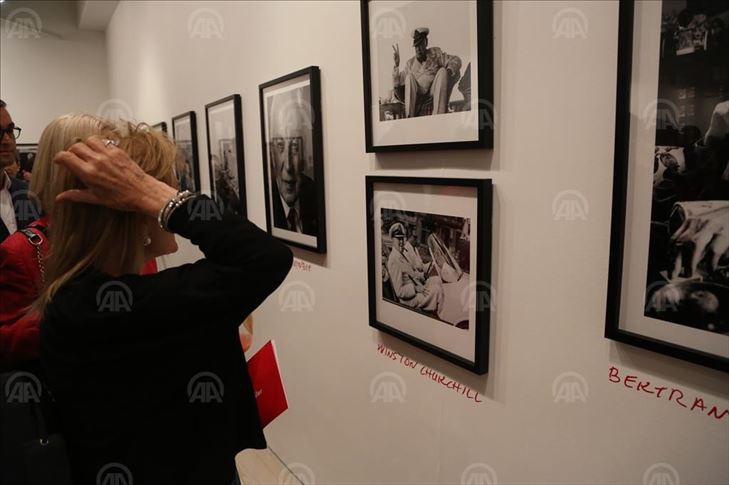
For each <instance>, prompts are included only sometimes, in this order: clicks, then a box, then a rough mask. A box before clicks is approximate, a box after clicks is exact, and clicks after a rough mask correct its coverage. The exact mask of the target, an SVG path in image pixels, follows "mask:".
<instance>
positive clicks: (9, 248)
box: [0, 114, 157, 370]
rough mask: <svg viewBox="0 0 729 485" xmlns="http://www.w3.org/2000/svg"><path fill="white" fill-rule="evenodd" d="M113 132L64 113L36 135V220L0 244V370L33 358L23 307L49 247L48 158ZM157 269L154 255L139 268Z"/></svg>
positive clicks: (34, 325) (34, 343)
mask: <svg viewBox="0 0 729 485" xmlns="http://www.w3.org/2000/svg"><path fill="white" fill-rule="evenodd" d="M115 132H116V128H115V126H114V125H113V124H112V123H110V122H108V121H105V120H103V119H101V118H98V117H96V116H92V115H88V114H67V115H63V116H60V117H58V118H56V119H55V120H53V121H52V122H51V123H49V124H48V126H46V128H45V129H44V130H43V133H42V134H41V137H40V143H39V146H38V156H37V158H36V162H35V169H34V174H35V177H34V178H33V180H32V182H31V184H30V194H33V195H32V196H31V197H30V199H29V201H30V202H29V204H28V205H27V206H25V207H24V210H26V211H28V212H32V213H33V216H32V218H33V219H36V218H37V220H36V221H34V222H33V223H31V224H30V225H29V226H28V227H27V228H26V230H25V231H23V230H21V231H18V232H16V233H14V234H12V235H10V236H9V237H8V238H7V239H5V240H4V241H3V242H2V244H0V370H7V369H14V368H26V367H28V366H33V365H34V364H35V363H37V360H38V353H39V341H38V333H39V325H38V323H39V315H38V314H37V313H35V312H31V313H28V307H29V306H30V305H31V304H32V303H33V301H34V300H35V299H36V298H37V297H38V291H39V289H40V287H41V285H42V273H41V268H42V267H43V261H42V258H43V256H45V254H46V252H47V250H48V238H47V233H48V231H49V222H50V221H49V215H50V213H51V209H52V207H53V203H54V201H55V196H56V193H55V192H54V190H55V189H54V184H53V181H54V180H55V174H56V172H57V171H58V165H57V164H54V163H53V162H52V160H53V157H55V155H56V153H58V152H59V151H61V150H64V149H66V148H68V147H70V146H71V145H72V144H74V143H75V142H77V141H79V140H83V139H85V138H88V137H90V136H92V135H99V136H102V137H104V138H108V137H109V136H111V135H112V134H114V133H115ZM30 203H33V205H30ZM36 244H37V245H38V246H36ZM39 257H40V258H41V259H39ZM156 271H157V265H156V263H155V261H154V259H152V260H150V261H148V262H147V263H146V264H145V266H144V268H143V270H142V272H143V273H155V272H156Z"/></svg>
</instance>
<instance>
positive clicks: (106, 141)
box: [104, 140, 117, 147]
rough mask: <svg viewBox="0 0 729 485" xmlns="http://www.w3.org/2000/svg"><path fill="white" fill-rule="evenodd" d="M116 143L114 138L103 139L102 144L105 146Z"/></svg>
mask: <svg viewBox="0 0 729 485" xmlns="http://www.w3.org/2000/svg"><path fill="white" fill-rule="evenodd" d="M116 144H117V141H116V140H104V146H105V147H108V146H109V145H114V146H116Z"/></svg>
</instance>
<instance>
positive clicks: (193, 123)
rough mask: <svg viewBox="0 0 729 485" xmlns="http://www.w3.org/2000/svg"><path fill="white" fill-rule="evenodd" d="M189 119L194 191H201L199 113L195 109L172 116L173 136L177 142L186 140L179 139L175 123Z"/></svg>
mask: <svg viewBox="0 0 729 485" xmlns="http://www.w3.org/2000/svg"><path fill="white" fill-rule="evenodd" d="M184 120H189V123H190V133H191V139H190V143H191V145H192V161H191V165H192V176H193V181H194V183H195V187H194V190H193V192H200V191H201V190H202V189H201V186H200V155H199V152H198V146H197V115H196V114H195V112H194V111H186V112H184V113H181V114H179V115H177V116H173V117H172V138H173V139H174V140H175V142H178V141H184V140H178V134H177V130H176V128H175V125H176V123H177V121H184ZM178 182H179V174H178Z"/></svg>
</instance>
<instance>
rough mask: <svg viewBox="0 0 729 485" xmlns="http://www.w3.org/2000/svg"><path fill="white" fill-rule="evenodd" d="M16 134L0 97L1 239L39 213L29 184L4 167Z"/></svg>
mask: <svg viewBox="0 0 729 485" xmlns="http://www.w3.org/2000/svg"><path fill="white" fill-rule="evenodd" d="M19 135H20V128H19V127H17V126H15V123H14V122H13V119H12V117H11V116H10V113H9V112H8V110H7V105H6V104H5V102H4V101H3V100H0V242H2V241H3V240H5V238H6V237H8V236H9V235H11V234H12V233H14V232H15V231H18V230H20V229H24V228H25V226H27V225H28V224H30V223H31V222H33V221H34V220H35V219H37V218H38V217H40V213H39V210H38V208H37V207H36V206H35V205H33V204H32V203H31V200H30V199H29V198H28V184H27V183H26V182H24V181H23V180H20V179H18V178H16V177H11V176H9V175H8V174H7V173H5V168H7V167H10V166H11V165H13V164H14V163H15V161H16V153H15V148H16V141H15V140H16V139H17V138H18V136H19Z"/></svg>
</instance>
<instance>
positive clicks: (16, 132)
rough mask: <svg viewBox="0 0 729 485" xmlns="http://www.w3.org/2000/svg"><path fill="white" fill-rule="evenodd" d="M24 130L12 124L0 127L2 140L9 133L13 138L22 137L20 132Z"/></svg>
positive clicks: (0, 138)
mask: <svg viewBox="0 0 729 485" xmlns="http://www.w3.org/2000/svg"><path fill="white" fill-rule="evenodd" d="M21 131H23V130H22V129H21V128H20V127H19V126H13V125H10V126H8V127H7V128H2V127H0V140H2V138H3V137H4V136H5V135H6V134H7V135H8V136H9V137H10V138H12V139H13V140H17V139H18V138H20V132H21Z"/></svg>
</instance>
